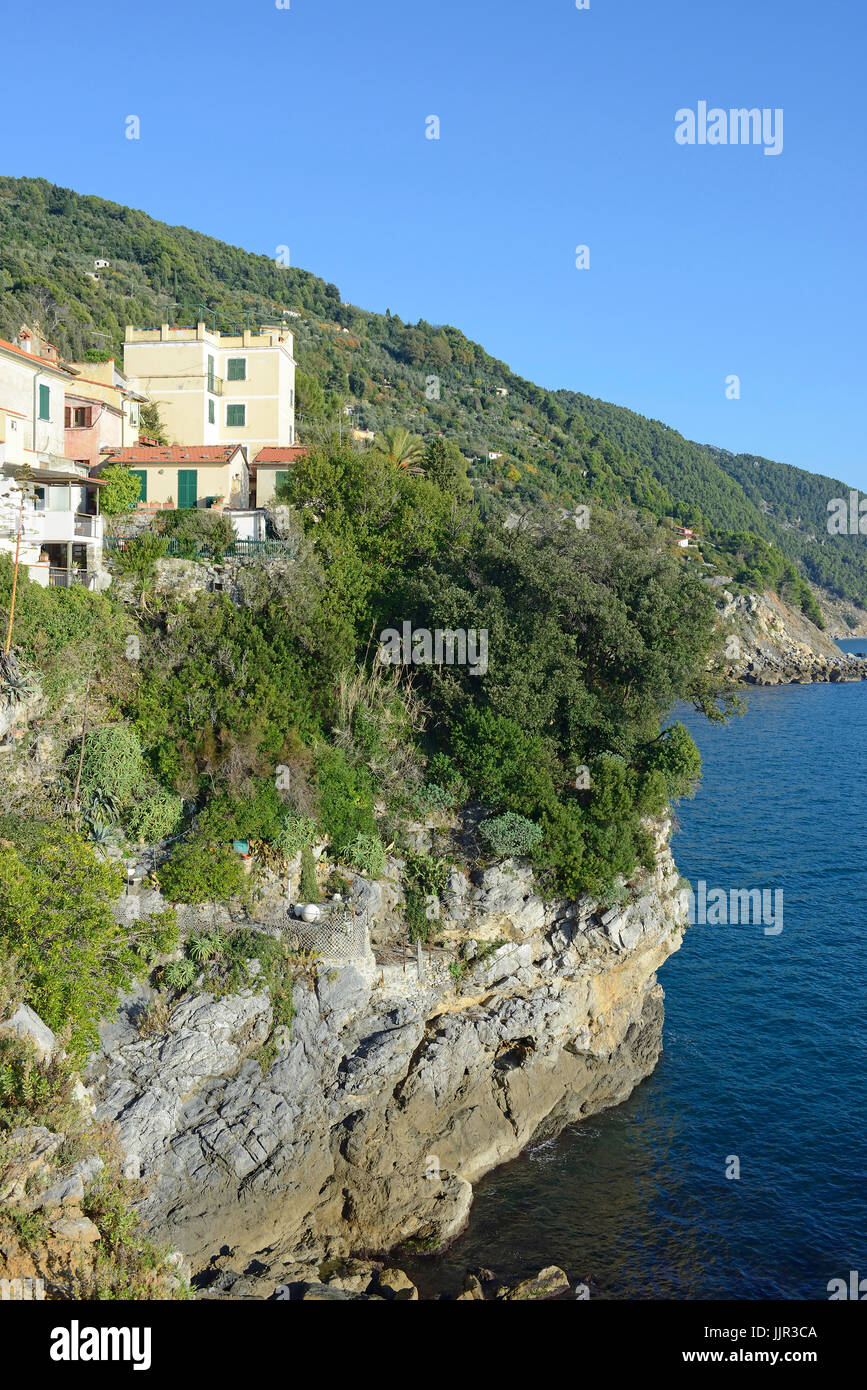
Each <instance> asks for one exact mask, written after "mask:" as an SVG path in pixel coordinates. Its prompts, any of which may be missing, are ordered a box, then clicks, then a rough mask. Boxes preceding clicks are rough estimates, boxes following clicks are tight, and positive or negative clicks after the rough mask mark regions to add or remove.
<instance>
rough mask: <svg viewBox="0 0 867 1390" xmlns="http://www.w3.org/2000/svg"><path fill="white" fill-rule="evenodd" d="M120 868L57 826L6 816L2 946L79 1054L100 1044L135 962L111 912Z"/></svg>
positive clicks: (1, 850) (38, 1004)
mask: <svg viewBox="0 0 867 1390" xmlns="http://www.w3.org/2000/svg"><path fill="white" fill-rule="evenodd" d="M122 890H123V878H122V876H121V873H120V871H119V869H117V868H116V867H115V866H114V865H110V864H106V863H104V862H103V861H102V860H101V859H99V858H98V857H97V855H96V853H95V852H94V850H93V848H92V847H91V846H90V845H89V844H87V843H85V842H84V841H83V840H81V839H79V837H78V836H77V835H73V834H72V833H70V832H69V831H67V830H65V829H63V828H61V827H60V826H58V825H54V824H48V823H45V822H42V821H37V820H28V821H22V820H21V819H19V818H17V817H13V816H0V944H2V947H3V950H4V953H7V952H8V953H11V954H14V955H16V956H18V957H19V960H20V966H21V969H22V970H23V971H24V972H25V973H26V975H27V976H29V982H28V984H27V988H26V995H25V998H26V1002H27V1003H28V1004H30V1005H31V1007H32V1008H34V1009H35V1010H36V1012H37V1013H38V1014H39V1015H40V1017H41V1018H43V1019H44V1020H45V1022H46V1023H47V1024H48V1026H49V1028H53V1029H54V1031H55V1032H58V1031H59V1030H60V1029H61V1028H65V1027H67V1026H68V1027H69V1028H70V1029H71V1040H70V1050H71V1051H72V1052H73V1053H74V1054H75V1055H76V1056H79V1055H81V1054H82V1053H84V1052H86V1051H87V1050H88V1047H89V1046H90V1045H94V1044H95V1043H96V1042H97V1037H98V1035H97V1024H98V1022H99V1019H100V1018H101V1017H103V1016H105V1015H106V1014H108V1013H110V1012H111V1011H112V1010H113V1009H114V1007H115V1004H116V1002H117V991H118V989H119V988H125V987H127V986H128V984H129V980H130V968H131V966H132V965H133V964H134V961H133V957H132V953H131V951H130V949H129V947H128V945H127V941H126V935H125V933H124V932H123V930H122V929H121V927H119V926H118V924H117V923H116V922H115V921H114V918H113V915H112V910H113V907H114V904H115V903H116V901H117V899H118V898H119V897H120V895H121V892H122Z"/></svg>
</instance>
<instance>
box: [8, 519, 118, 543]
mask: <svg viewBox="0 0 867 1390" xmlns="http://www.w3.org/2000/svg"><path fill="white" fill-rule="evenodd" d="M25 524H26V526H27V530H28V534H33V539H34V540H36V541H38V542H41V543H42V544H43V545H48V544H50V543H51V542H53V541H60V542H61V543H62V542H68V541H84V543H85V544H88V543H92V544H94V545H101V544H102V517H101V516H91V515H90V514H89V513H88V512H72V511H69V512H61V511H57V512H54V511H38V512H35V513H33V514H32V515H31V516H28V517H26V518H25Z"/></svg>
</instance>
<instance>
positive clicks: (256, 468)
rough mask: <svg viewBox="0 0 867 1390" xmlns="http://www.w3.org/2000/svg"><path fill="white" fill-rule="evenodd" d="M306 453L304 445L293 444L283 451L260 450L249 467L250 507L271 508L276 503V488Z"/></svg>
mask: <svg viewBox="0 0 867 1390" xmlns="http://www.w3.org/2000/svg"><path fill="white" fill-rule="evenodd" d="M306 453H307V448H306V446H305V445H304V444H293V445H292V446H291V447H288V448H285V449H262V450H260V452H259V454H258V455H257V456H256V460H255V462H254V463H252V464H251V465H250V472H251V473H252V475H253V479H252V487H251V489H250V491H251V494H252V495H251V499H250V501H251V505H252V506H254V507H271V506H273V505H274V502H275V501H276V493H277V486H278V484H279V483H280V482H282V480H283V479H284V478H285V477H286V475H287V474H288V472H289V469H290V468H291V467H292V466H293V464H296V463H297V462H298V460H299V459H302V458H303V457H304V455H305V454H306Z"/></svg>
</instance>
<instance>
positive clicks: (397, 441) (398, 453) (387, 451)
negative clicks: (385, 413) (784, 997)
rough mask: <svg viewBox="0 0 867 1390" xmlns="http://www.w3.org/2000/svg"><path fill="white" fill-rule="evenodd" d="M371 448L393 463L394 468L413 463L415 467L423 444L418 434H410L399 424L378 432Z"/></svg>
mask: <svg viewBox="0 0 867 1390" xmlns="http://www.w3.org/2000/svg"><path fill="white" fill-rule="evenodd" d="M373 449H374V452H375V453H377V454H379V455H380V456H381V457H382V458H384V459H387V460H388V462H389V463H393V464H394V466H395V468H410V467H413V465H415V466H416V467H417V466H418V464H419V463H420V462H421V458H422V455H423V453H424V445H423V444H422V442H421V440H420V439H419V437H418V435H416V434H410V432H409V430H405V429H403V428H402V426H400V425H395V426H394V427H393V428H392V429H389V430H383V432H382V434H378V435H377V436H376V440H375V442H374V445H373Z"/></svg>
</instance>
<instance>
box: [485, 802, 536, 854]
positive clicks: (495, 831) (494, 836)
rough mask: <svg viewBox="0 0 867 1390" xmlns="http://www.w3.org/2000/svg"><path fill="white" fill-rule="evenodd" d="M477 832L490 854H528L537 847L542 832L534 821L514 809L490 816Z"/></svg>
mask: <svg viewBox="0 0 867 1390" xmlns="http://www.w3.org/2000/svg"><path fill="white" fill-rule="evenodd" d="M479 833H480V834H481V836H482V839H483V840H484V841H485V843H486V844H487V846H488V848H489V849H490V851H491V853H492V854H502V855H515V854H520V855H530V854H532V853H533V851H534V850H535V849H537V848H538V846H539V844H540V842H541V840H542V833H543V832H542V827H541V826H540V825H536V823H535V821H531V820H527V818H526V816H519V815H518V814H517V812H516V811H506V812H505V814H504V815H502V816H490V817H489V818H488V820H486V821H484V822H483V823H482V825H481V826H480V830H479Z"/></svg>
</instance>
